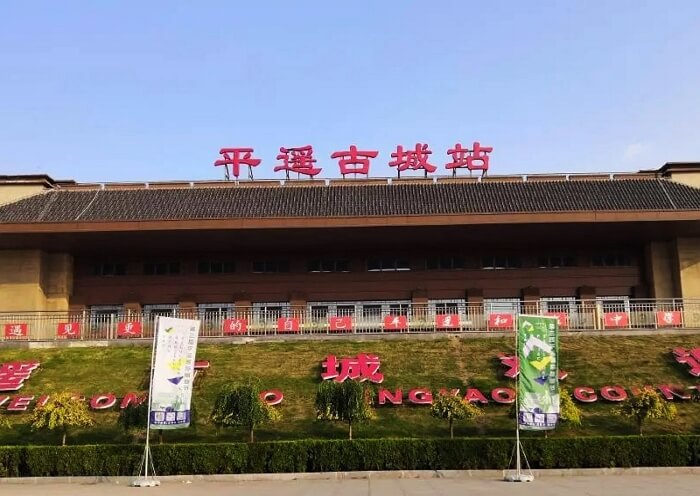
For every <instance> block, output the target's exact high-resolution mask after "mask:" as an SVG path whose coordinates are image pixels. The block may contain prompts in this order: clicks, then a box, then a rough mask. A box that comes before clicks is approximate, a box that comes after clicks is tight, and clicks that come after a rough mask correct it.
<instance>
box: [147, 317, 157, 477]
mask: <svg viewBox="0 0 700 496" xmlns="http://www.w3.org/2000/svg"><path fill="white" fill-rule="evenodd" d="M159 319H160V317H159V316H156V320H155V331H154V332H153V346H152V347H151V372H150V379H149V381H148V399H147V400H146V401H148V416H147V418H146V471H145V477H146V479H148V459H149V457H150V455H151V443H150V441H151V398H152V394H153V367H154V361H155V359H156V341H157V339H158V320H159Z"/></svg>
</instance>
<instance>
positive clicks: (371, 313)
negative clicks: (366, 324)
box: [362, 305, 382, 319]
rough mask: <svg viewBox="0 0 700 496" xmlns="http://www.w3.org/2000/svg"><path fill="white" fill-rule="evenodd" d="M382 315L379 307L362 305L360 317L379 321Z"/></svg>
mask: <svg viewBox="0 0 700 496" xmlns="http://www.w3.org/2000/svg"><path fill="white" fill-rule="evenodd" d="M381 315H382V306H381V305H362V316H363V317H364V318H366V319H379V317H381Z"/></svg>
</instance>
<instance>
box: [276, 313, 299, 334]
mask: <svg viewBox="0 0 700 496" xmlns="http://www.w3.org/2000/svg"><path fill="white" fill-rule="evenodd" d="M277 332H279V333H297V332H299V319H297V318H293V317H282V318H280V319H277Z"/></svg>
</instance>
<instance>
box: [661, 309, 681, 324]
mask: <svg viewBox="0 0 700 496" xmlns="http://www.w3.org/2000/svg"><path fill="white" fill-rule="evenodd" d="M656 325H657V326H659V327H680V326H681V325H683V314H682V313H681V312H678V311H675V312H656Z"/></svg>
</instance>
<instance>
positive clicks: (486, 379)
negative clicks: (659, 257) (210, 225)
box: [0, 335, 700, 444]
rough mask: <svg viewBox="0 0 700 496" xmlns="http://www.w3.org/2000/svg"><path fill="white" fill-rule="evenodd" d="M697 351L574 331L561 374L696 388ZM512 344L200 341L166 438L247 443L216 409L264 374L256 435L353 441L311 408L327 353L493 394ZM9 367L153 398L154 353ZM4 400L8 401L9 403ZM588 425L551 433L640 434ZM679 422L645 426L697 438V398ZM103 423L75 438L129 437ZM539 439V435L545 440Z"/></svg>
mask: <svg viewBox="0 0 700 496" xmlns="http://www.w3.org/2000/svg"><path fill="white" fill-rule="evenodd" d="M677 346H684V347H698V346H700V336H699V335H687V336H645V337H621V336H617V337H615V336H610V337H598V336H567V337H562V339H561V344H560V352H561V360H560V362H561V368H563V369H565V370H567V371H568V372H569V377H568V378H567V379H566V380H565V381H564V382H563V385H568V387H569V388H573V387H575V386H584V385H585V386H591V387H593V388H596V389H598V388H599V387H600V386H603V385H610V384H619V385H622V386H624V387H626V388H629V387H630V386H633V385H637V386H641V385H645V384H660V383H670V384H679V385H685V386H688V385H692V384H694V383H695V382H694V380H693V379H694V378H693V377H692V376H690V374H688V372H687V370H686V368H685V366H684V365H680V364H677V363H676V362H675V361H674V360H673V357H672V355H671V349H673V348H674V347H677ZM512 347H513V340H512V338H510V337H508V338H491V339H462V338H454V337H445V338H443V339H438V340H413V339H411V340H385V341H371V342H355V341H301V340H300V341H291V342H277V343H256V344H245V345H232V344H203V345H200V346H199V350H198V353H197V358H198V359H200V360H209V361H210V362H211V368H210V370H208V371H207V372H205V373H204V374H202V375H201V376H199V377H198V378H197V380H196V382H195V392H194V401H195V407H196V410H197V417H198V420H197V422H196V427H195V428H190V429H181V430H178V431H168V432H166V433H165V441H166V442H175V441H177V442H191V441H201V442H211V441H230V440H245V439H246V434H245V432H243V431H242V430H240V431H239V430H230V431H228V430H227V431H223V432H221V433H218V434H217V432H216V430H215V429H214V427H213V426H212V425H210V424H209V422H208V414H209V412H210V410H211V406H212V403H213V400H214V397H215V396H216V393H217V391H218V390H219V388H220V387H221V386H222V385H223V384H225V383H226V382H229V381H236V380H240V379H243V378H245V377H247V376H256V377H259V378H260V379H261V381H262V384H263V386H264V387H265V388H269V389H272V388H275V389H280V390H282V391H283V392H284V394H285V400H284V403H283V404H282V405H281V406H280V408H281V411H282V415H283V420H282V421H281V422H279V423H278V424H275V425H272V426H264V427H262V428H261V429H260V430H259V431H258V433H257V436H256V437H257V439H259V440H285V439H299V438H344V437H345V436H346V427H345V426H344V425H337V424H328V423H320V422H316V421H315V415H314V411H313V402H314V397H315V392H316V388H317V385H318V383H319V381H320V371H321V362H322V361H323V359H324V358H325V356H326V355H327V354H329V353H333V354H335V355H336V356H339V357H343V356H353V355H356V354H357V353H360V352H367V353H373V354H377V355H379V356H380V358H381V369H380V370H381V372H382V373H383V374H384V377H385V380H384V384H382V386H383V387H386V388H388V389H394V388H403V390H404V394H406V393H407V391H408V390H409V389H411V388H414V387H427V388H431V389H438V388H441V387H446V388H461V389H462V391H464V390H465V389H466V387H467V386H468V387H478V388H480V389H481V390H482V392H483V393H484V394H485V395H487V397H488V395H489V393H490V391H491V389H492V388H493V387H496V386H499V385H501V386H509V385H511V386H512V381H511V380H509V379H506V378H504V377H503V368H502V367H501V366H500V365H499V361H498V359H497V354H498V353H499V352H510V351H511V350H512ZM1 353H2V354H1V356H2V361H3V362H7V361H12V360H23V359H38V360H40V361H41V368H40V369H38V370H37V371H35V372H34V374H33V375H32V377H31V378H30V379H29V380H28V381H27V382H26V384H25V386H24V387H23V389H22V390H21V392H22V393H23V394H40V393H46V394H50V393H51V392H57V391H60V390H69V391H75V392H80V393H83V394H84V395H85V396H87V397H89V396H91V395H93V394H96V393H105V392H112V393H114V394H116V395H117V396H118V397H121V396H123V395H124V394H125V393H127V392H131V391H146V389H147V375H148V366H149V361H150V353H151V350H150V348H149V347H145V346H127V347H108V348H63V349H36V350H20V349H7V348H5V349H2V352H1ZM5 405H7V403H6V404H5ZM581 407H582V409H583V411H584V425H583V427H581V428H579V429H575V430H574V429H568V428H561V429H559V430H557V432H556V433H554V434H553V435H556V436H571V435H599V434H618V435H619V434H634V433H635V432H636V430H635V427H634V425H633V424H632V423H630V422H628V421H626V420H623V419H619V418H617V417H614V416H612V415H611V410H612V405H611V404H610V403H606V402H603V401H599V402H598V403H596V404H591V405H582V406H581ZM508 409H509V408H508V407H507V406H503V405H496V404H493V403H492V404H489V405H488V406H486V407H485V411H486V415H484V417H482V418H481V419H480V420H479V421H478V423H476V424H461V423H457V424H456V429H455V435H459V436H474V435H488V436H504V435H510V434H511V433H512V430H513V422H514V421H513V420H511V419H509V418H508V414H507V413H508ZM678 410H679V416H678V418H677V419H676V420H674V421H672V422H654V423H652V424H650V425H649V426H648V428H646V429H645V432H647V433H649V434H653V433H658V434H661V433H697V432H698V431H699V430H700V415H699V414H700V402H690V401H688V402H682V403H681V402H678ZM1 411H2V414H3V415H7V417H8V418H9V419H10V421H11V422H12V423H13V426H14V428H13V429H11V430H9V431H8V430H6V431H2V432H0V444H54V443H57V442H58V439H59V435H58V434H54V433H33V432H31V430H30V429H29V428H28V427H27V426H26V421H27V418H28V414H26V413H22V414H11V413H8V412H5V411H4V408H3V409H2V410H1ZM93 416H94V418H95V421H96V425H95V427H93V428H90V429H86V430H82V431H76V432H74V433H73V434H72V435H71V436H70V437H69V443H74V444H75V443H95V442H117V443H122V442H124V443H128V442H132V441H133V440H132V438H131V437H129V436H127V435H126V434H124V433H122V432H121V431H120V430H119V429H118V428H117V426H116V418H117V411H116V409H115V410H112V411H108V412H94V413H93ZM354 434H355V436H356V437H437V436H447V435H448V431H447V424H446V423H445V422H441V421H438V420H435V419H433V418H431V417H430V415H429V411H428V408H427V407H424V406H423V407H419V406H410V405H404V406H400V407H382V408H378V409H377V419H376V420H374V421H373V422H371V423H370V424H367V425H364V426H359V427H358V428H356V429H355V433H354ZM538 435H541V434H538Z"/></svg>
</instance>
